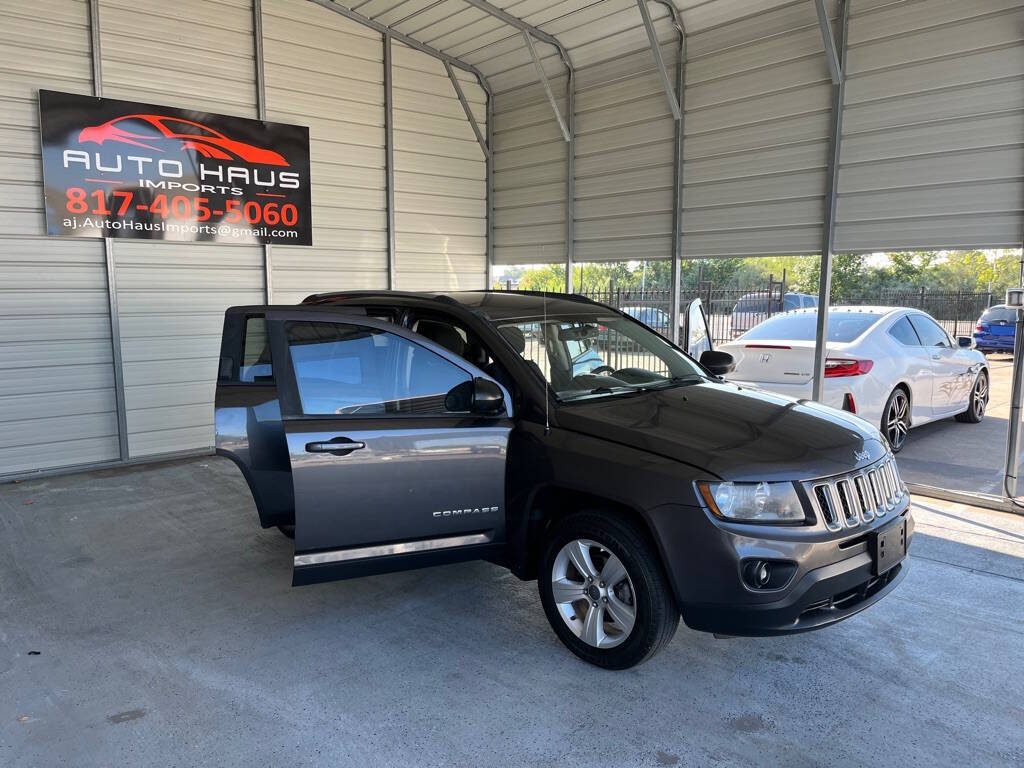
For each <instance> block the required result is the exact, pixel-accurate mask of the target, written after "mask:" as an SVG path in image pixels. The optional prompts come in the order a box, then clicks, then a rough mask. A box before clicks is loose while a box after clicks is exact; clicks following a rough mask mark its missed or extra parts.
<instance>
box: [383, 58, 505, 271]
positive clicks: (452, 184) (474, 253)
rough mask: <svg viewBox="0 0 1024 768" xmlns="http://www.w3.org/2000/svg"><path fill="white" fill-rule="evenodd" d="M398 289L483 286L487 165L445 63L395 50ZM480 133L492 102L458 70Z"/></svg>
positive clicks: (396, 262)
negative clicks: (489, 103) (489, 104)
mask: <svg viewBox="0 0 1024 768" xmlns="http://www.w3.org/2000/svg"><path fill="white" fill-rule="evenodd" d="M391 55H392V65H393V66H392V73H393V74H392V94H393V97H394V140H395V225H396V229H395V240H396V249H395V284H394V287H395V288H397V289H400V290H441V289H459V288H461V289H467V288H483V287H484V284H485V282H486V277H487V206H486V194H487V191H486V178H487V163H486V158H485V156H484V153H483V150H482V149H481V147H480V144H479V143H478V142H477V140H476V135H475V134H474V133H473V128H472V126H470V124H469V121H468V120H467V119H466V113H465V111H464V110H463V108H462V105H461V104H460V103H459V99H458V95H457V94H456V92H455V89H454V87H452V84H451V81H450V80H449V79H448V74H447V73H446V72H445V68H444V65H443V64H442V63H441V62H440V61H438V60H437V59H436V58H434V57H432V56H428V55H426V54H424V53H421V52H420V51H417V50H414V49H412V48H409V47H407V46H405V45H402V44H401V43H397V42H396V43H394V44H393V47H392V54H391ZM455 76H456V77H457V78H458V80H459V84H460V86H461V87H462V91H463V94H464V95H465V97H466V101H467V102H468V103H469V105H470V108H471V109H472V111H473V115H474V117H475V118H476V121H477V124H478V126H479V128H480V132H481V134H483V135H486V130H487V127H486V126H487V96H486V94H485V93H484V91H483V89H482V88H480V86H479V85H478V84H477V82H476V78H475V77H473V76H472V75H470V74H468V73H466V72H462V71H460V70H455Z"/></svg>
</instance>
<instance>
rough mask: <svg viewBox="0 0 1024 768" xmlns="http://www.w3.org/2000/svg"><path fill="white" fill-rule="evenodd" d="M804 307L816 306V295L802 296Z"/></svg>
mask: <svg viewBox="0 0 1024 768" xmlns="http://www.w3.org/2000/svg"><path fill="white" fill-rule="evenodd" d="M804 306H805V307H816V306H818V299H817V297H816V296H804Z"/></svg>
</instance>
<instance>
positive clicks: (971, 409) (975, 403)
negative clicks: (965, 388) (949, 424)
mask: <svg viewBox="0 0 1024 768" xmlns="http://www.w3.org/2000/svg"><path fill="white" fill-rule="evenodd" d="M988 398H989V386H988V373H986V372H985V371H984V370H982V371H981V372H980V373H979V374H978V378H976V379H975V380H974V385H973V386H972V387H971V399H970V401H968V403H967V410H966V411H964V412H963V413H958V414H957V415H956V416H954V417H953V418H955V419H956V420H957V421H959V422H961V423H963V424H978V423H979V422H980V421H981V420H982V419H984V418H985V410H986V409H987V408H988Z"/></svg>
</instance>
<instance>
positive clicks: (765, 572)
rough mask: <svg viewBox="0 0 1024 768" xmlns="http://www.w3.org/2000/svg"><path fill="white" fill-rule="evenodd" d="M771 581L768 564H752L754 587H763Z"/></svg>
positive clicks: (770, 570) (770, 571)
mask: <svg viewBox="0 0 1024 768" xmlns="http://www.w3.org/2000/svg"><path fill="white" fill-rule="evenodd" d="M771 580H772V569H771V568H770V567H769V565H768V563H762V562H757V563H754V586H756V587H764V586H766V585H767V584H768V582H769V581H771Z"/></svg>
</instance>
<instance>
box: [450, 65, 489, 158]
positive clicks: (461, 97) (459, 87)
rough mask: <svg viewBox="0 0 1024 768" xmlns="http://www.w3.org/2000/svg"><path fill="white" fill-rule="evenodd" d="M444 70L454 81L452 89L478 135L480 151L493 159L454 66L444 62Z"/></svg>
mask: <svg viewBox="0 0 1024 768" xmlns="http://www.w3.org/2000/svg"><path fill="white" fill-rule="evenodd" d="M444 69H445V71H446V72H447V73H448V79H449V80H451V81H452V88H454V89H455V95H456V96H458V97H459V103H460V104H461V105H462V111H463V112H465V113H466V119H467V120H469V124H470V125H471V126H473V133H475V134H476V140H477V142H478V143H479V144H480V149H482V150H483V151H484V157H486V158H487V159H488V160H490V159H491V148H490V147H489V146H487V140H486V139H485V138H484V136H483V134H482V133H480V126H479V125H478V124H477V122H476V117H474V116H473V110H472V109H470V108H469V102H468V101H466V94H464V93H463V92H462V85H461V84H460V83H459V79H458V78H457V77H456V76H455V71H454V70H453V69H452V65H451V64H449V63H448V62H447V61H446V62H444Z"/></svg>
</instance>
